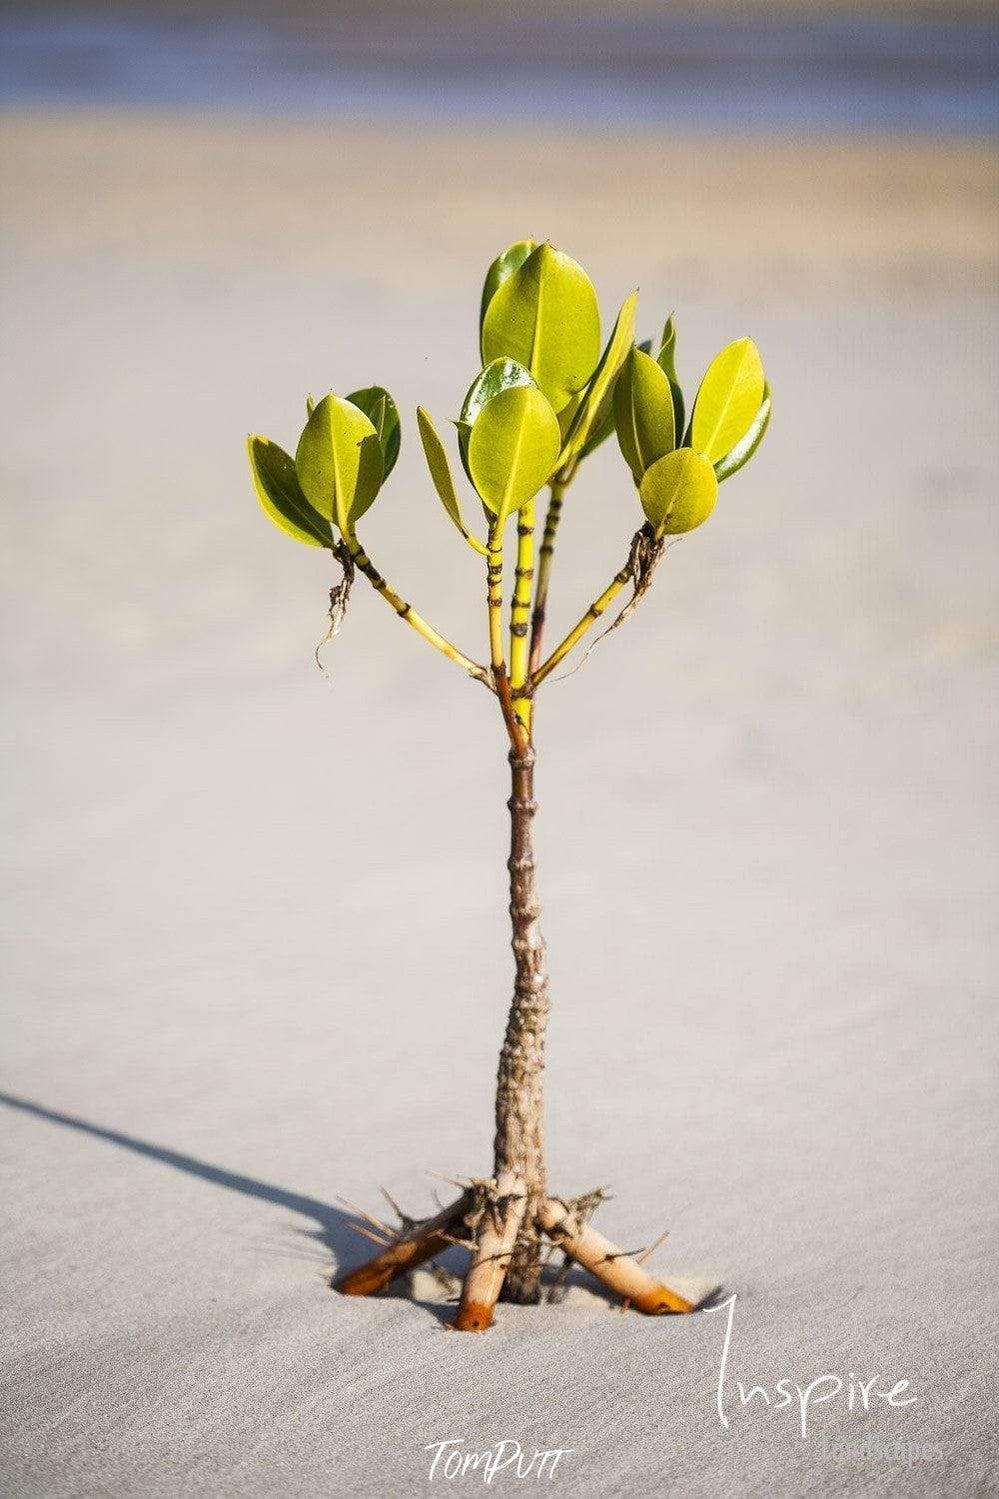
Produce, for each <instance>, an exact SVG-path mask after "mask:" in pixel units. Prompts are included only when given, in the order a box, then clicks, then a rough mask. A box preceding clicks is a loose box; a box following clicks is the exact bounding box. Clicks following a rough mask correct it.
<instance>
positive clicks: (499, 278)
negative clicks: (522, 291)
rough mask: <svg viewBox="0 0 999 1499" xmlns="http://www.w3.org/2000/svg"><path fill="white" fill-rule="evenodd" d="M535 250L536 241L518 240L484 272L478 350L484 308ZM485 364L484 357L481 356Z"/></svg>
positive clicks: (480, 344)
mask: <svg viewBox="0 0 999 1499" xmlns="http://www.w3.org/2000/svg"><path fill="white" fill-rule="evenodd" d="M536 249H537V240H533V239H518V240H517V241H516V242H515V243H514V244H512V245H508V246H507V248H506V249H505V250H504V251H503V253H502V255H497V257H496V259H495V260H494V261H493V263H492V265H491V266H490V267H489V269H488V271H487V272H486V279H485V284H484V285H483V288H482V301H481V303H480V305H479V348H480V351H481V348H482V324H483V323H484V322H485V320H486V308H487V307H488V306H489V303H490V302H491V301H492V299H493V297H494V296H495V295H496V293H497V291H498V290H499V288H500V287H501V286H502V285H503V282H504V281H506V280H507V278H508V277H510V276H512V275H513V273H514V271H519V270H520V267H521V266H522V265H523V264H524V261H525V260H526V259H527V257H528V255H530V253H531V251H532V250H536ZM482 362H483V364H485V363H486V362H487V361H486V356H485V355H484V354H483V355H482Z"/></svg>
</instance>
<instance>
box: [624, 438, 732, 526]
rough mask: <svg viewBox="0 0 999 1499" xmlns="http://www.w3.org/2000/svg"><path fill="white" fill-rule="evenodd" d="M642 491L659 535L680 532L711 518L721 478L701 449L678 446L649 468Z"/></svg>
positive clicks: (643, 503)
mask: <svg viewBox="0 0 999 1499" xmlns="http://www.w3.org/2000/svg"><path fill="white" fill-rule="evenodd" d="M639 494H640V496H641V500H642V509H643V510H644V511H645V514H646V516H647V518H648V520H649V522H650V524H651V525H652V526H653V528H654V530H655V532H656V535H657V536H662V535H666V536H678V535H680V533H681V532H683V531H693V529H694V527H695V526H700V525H702V524H703V522H704V521H706V520H707V518H708V516H709V515H710V514H711V512H712V510H713V509H714V507H715V500H716V499H717V498H718V480H717V479H716V478H715V471H714V469H713V468H712V467H711V464H710V463H709V462H708V460H707V459H706V458H704V457H702V456H701V454H700V453H695V452H694V450H693V448H677V449H676V450H675V452H672V453H667V454H666V456H665V458H659V459H657V460H656V462H655V463H653V464H652V466H651V468H648V469H646V471H645V477H644V478H643V479H642V483H641V486H640V488H639Z"/></svg>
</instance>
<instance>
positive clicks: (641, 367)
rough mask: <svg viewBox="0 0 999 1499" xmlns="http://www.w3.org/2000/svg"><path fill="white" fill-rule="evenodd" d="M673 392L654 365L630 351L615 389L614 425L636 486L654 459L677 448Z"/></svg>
mask: <svg viewBox="0 0 999 1499" xmlns="http://www.w3.org/2000/svg"><path fill="white" fill-rule="evenodd" d="M674 420H675V418H674V413H673V391H672V389H671V387H670V383H669V379H668V377H667V376H666V374H665V373H664V371H663V370H662V369H660V367H659V365H658V364H657V363H656V361H655V360H654V359H653V358H652V357H651V356H650V355H648V354H643V353H642V351H641V349H635V348H632V350H631V352H630V353H629V355H628V357H627V359H626V360H625V362H624V365H623V366H622V368H621V373H620V374H619V375H618V377H617V383H616V385H615V386H614V424H615V426H616V427H617V440H618V443H619V445H620V448H621V452H622V453H623V455H624V461H625V462H626V463H627V465H628V467H629V468H630V469H631V474H632V478H633V479H634V481H635V483H636V484H641V482H642V475H643V474H644V473H645V470H646V469H647V468H651V466H652V464H653V463H655V461H656V459H657V458H663V457H665V455H666V454H667V453H671V452H672V451H673V449H674V448H675V447H676V429H675V426H674Z"/></svg>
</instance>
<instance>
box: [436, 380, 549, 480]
mask: <svg viewBox="0 0 999 1499" xmlns="http://www.w3.org/2000/svg"><path fill="white" fill-rule="evenodd" d="M517 385H530V386H533V387H534V388H535V389H537V383H536V381H535V380H534V379H533V378H532V376H531V372H530V370H525V368H524V366H523V365H522V364H518V363H517V361H516V360H515V359H493V360H492V361H491V362H490V363H489V364H487V365H486V366H485V368H484V369H481V370H480V371H479V373H478V374H477V375H476V377H475V379H474V380H473V381H472V383H471V385H470V386H469V388H468V394H467V395H466V397H465V399H464V400H463V401H462V403H461V415H460V416H459V417H458V420H457V421H456V422H455V426H456V427H457V429H458V451H459V452H460V454H461V463H462V467H463V468H464V470H465V473H466V474H467V475H468V482H469V484H473V483H474V482H475V481H474V479H473V478H472V473H471V470H470V469H469V467H468V438H469V434H470V433H471V430H472V427H473V425H474V423H475V418H476V417H477V416H478V414H479V412H480V411H481V410H482V408H483V406H485V405H486V403H487V402H488V401H491V400H492V398H493V396H495V395H498V394H499V392H500V391H501V390H510V389H512V388H513V387H514V386H517Z"/></svg>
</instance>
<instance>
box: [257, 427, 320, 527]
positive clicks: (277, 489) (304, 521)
mask: <svg viewBox="0 0 999 1499" xmlns="http://www.w3.org/2000/svg"><path fill="white" fill-rule="evenodd" d="M246 450H247V452H248V454H249V456H250V471H251V473H252V474H253V487H254V489H255V490H256V491H257V499H258V500H259V501H260V504H261V507H262V508H263V510H264V512H265V513H266V514H267V515H268V516H269V517H270V519H271V520H272V521H273V522H274V524H275V525H276V526H278V527H280V529H281V530H282V531H284V532H285V533H286V534H287V535H288V536H293V537H294V538H295V540H296V541H304V542H305V543H306V545H307V546H310V547H331V546H332V545H333V532H332V530H331V528H330V523H329V521H328V520H324V519H323V517H322V516H321V515H320V514H319V512H318V511H317V510H314V509H313V508H312V506H311V505H310V504H309V502H308V500H307V499H306V498H305V495H304V494H303V493H302V489H301V485H300V484H299V482H298V475H297V474H296V472H295V464H294V462H293V460H292V459H291V458H290V457H289V456H288V454H287V453H286V452H285V451H284V449H283V448H279V447H278V445H277V443H276V442H271V441H270V440H269V438H266V437H248V438H247V440H246Z"/></svg>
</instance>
